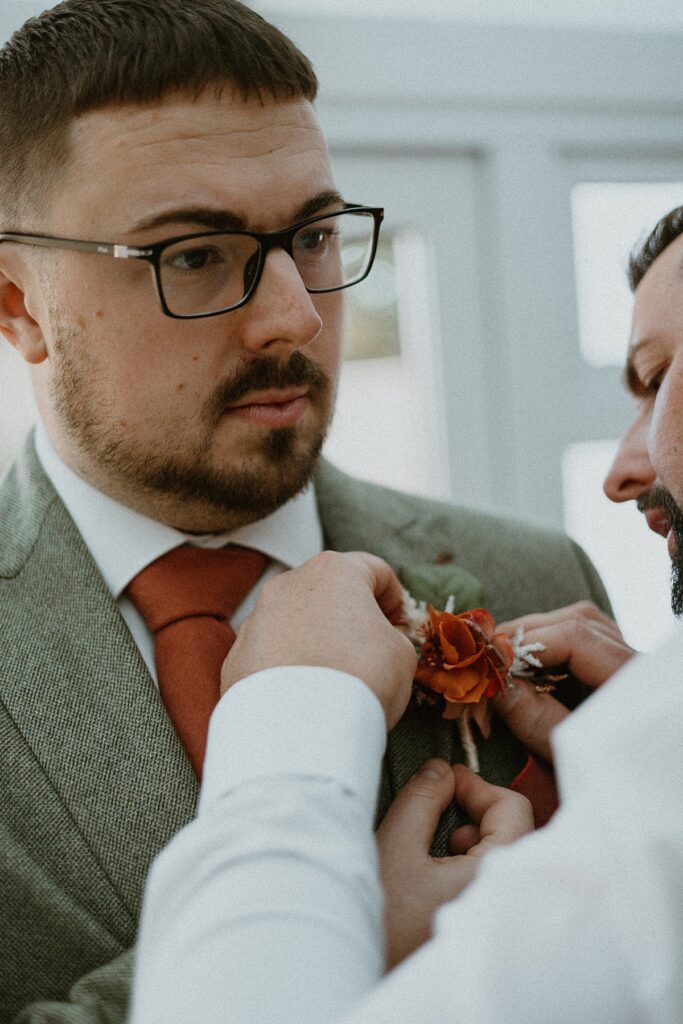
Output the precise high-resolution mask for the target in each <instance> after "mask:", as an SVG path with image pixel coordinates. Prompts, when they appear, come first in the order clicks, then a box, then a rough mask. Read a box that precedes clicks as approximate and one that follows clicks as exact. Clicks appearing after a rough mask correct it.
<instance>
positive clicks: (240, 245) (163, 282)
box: [0, 206, 384, 320]
mask: <svg viewBox="0 0 683 1024" xmlns="http://www.w3.org/2000/svg"><path fill="white" fill-rule="evenodd" d="M383 217H384V210H383V209H381V208H380V207H374V206H348V207H347V208H345V209H343V210H336V211H334V212H333V213H323V214H319V215H318V216H316V217H309V218H308V219H307V220H302V221H300V222H299V223H298V224H293V225H292V226H291V227H289V228H286V229H285V230H284V231H267V232H258V231H203V232H201V233H194V234H188V235H178V236H176V237H175V238H167V239H164V241H162V242H155V243H154V244H152V245H147V246H144V247H143V246H131V245H116V244H114V243H111V242H85V241H79V240H77V239H73V238H52V237H50V236H49V235H27V234H18V233H13V232H0V242H20V243H23V244H25V245H39V246H44V247H46V248H52V247H54V248H57V249H72V250H74V251H77V252H91V253H97V254H99V255H101V256H113V257H114V258H115V259H124V260H146V261H147V262H148V263H150V264H151V266H152V268H153V271H154V279H155V281H156V287H157V292H158V295H159V301H160V303H161V308H162V310H163V312H164V313H165V314H166V316H171V317H174V318H176V319H179V320H194V319H199V318H200V317H207V316H218V315H219V314H220V313H228V312H230V311H231V310H233V309H239V307H240V306H243V305H244V304H245V302H248V301H249V299H250V298H251V296H252V295H253V294H254V292H255V291H256V288H257V286H258V283H259V281H260V280H261V274H262V273H263V268H264V266H265V262H266V256H267V255H268V253H269V252H270V250H271V249H284V250H285V252H286V253H288V254H289V256H291V258H292V259H293V260H294V263H295V264H296V268H297V270H298V271H299V274H300V276H301V279H302V281H303V283H304V286H305V288H306V290H307V291H309V292H311V293H314V294H318V293H323V292H337V291H341V290H342V289H343V288H350V287H351V285H354V284H358V282H359V281H362V280H363V278H365V277H367V275H368V274H369V273H370V268H371V267H372V263H373V260H374V258H375V253H376V251H377V241H378V238H379V228H380V224H381V223H382V218H383Z"/></svg>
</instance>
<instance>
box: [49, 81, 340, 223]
mask: <svg viewBox="0 0 683 1024" xmlns="http://www.w3.org/2000/svg"><path fill="white" fill-rule="evenodd" d="M332 184H333V183H332V174H331V170H330V164H329V156H328V152H327V147H326V145H325V141H324V138H323V135H322V132H321V130H320V127H319V125H318V122H317V119H316V117H315V114H314V111H313V108H312V106H311V105H310V103H308V102H307V101H306V100H293V101H287V102H281V101H279V102H276V101H271V102H265V103H264V104H261V103H260V102H259V101H258V100H248V101H244V100H242V99H241V98H240V97H239V96H237V95H235V94H234V93H233V92H232V90H230V89H227V88H226V89H225V90H224V91H223V93H222V94H221V95H220V96H217V95H216V94H215V93H214V92H213V91H211V92H208V91H207V92H205V93H203V94H202V95H201V96H200V97H198V98H197V99H192V98H189V97H177V98H176V97H174V98H172V99H169V100H166V101H164V102H162V103H159V104H156V105H154V106H127V107H118V108H105V109H102V110H97V111H92V112H89V113H87V114H85V115H83V116H82V117H80V118H78V119H77V120H76V121H75V122H74V123H73V125H72V126H71V129H70V158H69V162H68V166H67V168H66V173H65V175H64V178H63V183H62V185H61V187H60V189H59V191H58V192H57V194H56V195H55V201H54V204H53V207H52V211H51V212H52V220H53V225H52V230H54V231H55V232H56V231H57V230H59V231H60V232H66V233H67V234H72V235H73V234H75V233H76V232H79V233H81V235H82V233H83V232H84V231H87V232H90V233H91V234H93V233H94V232H97V231H99V232H100V237H102V235H101V232H102V231H105V232H110V233H111V232H112V231H114V232H116V231H118V232H119V234H120V233H121V232H124V233H125V232H126V231H128V230H129V229H130V227H131V225H133V224H135V223H136V222H137V221H140V220H143V219H148V218H149V217H150V216H153V215H154V214H156V213H164V212H165V211H166V210H169V209H174V208H182V207H193V208H197V207H207V208H211V209H228V210H231V211H232V212H235V213H237V214H238V215H240V216H241V217H242V219H244V220H245V222H247V223H248V224H249V225H250V226H251V227H252V228H253V229H254V230H258V229H266V230H267V229H275V228H277V227H279V226H284V225H285V224H287V223H288V217H289V212H290V210H291V208H292V207H297V206H300V205H301V203H302V201H305V200H306V199H307V198H308V197H309V195H314V194H316V193H317V192H319V191H320V190H321V189H324V188H331V187H332ZM93 237H97V234H93Z"/></svg>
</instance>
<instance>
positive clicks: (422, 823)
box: [377, 760, 534, 968]
mask: <svg viewBox="0 0 683 1024" xmlns="http://www.w3.org/2000/svg"><path fill="white" fill-rule="evenodd" d="M453 800H455V801H456V803H458V804H459V805H460V806H462V807H464V809H465V810H466V811H467V813H468V814H469V816H470V817H471V818H472V819H473V821H474V822H476V824H474V825H463V826H461V827H460V828H457V829H456V830H455V831H454V832H453V834H452V835H451V839H450V845H451V849H452V851H453V853H454V855H455V856H452V857H430V855H429V848H430V846H431V844H432V839H433V837H434V832H435V831H436V826H437V824H438V822H439V818H440V817H441V815H442V814H443V812H444V811H445V810H446V808H447V807H448V805H449V804H450V803H451V801H453ZM533 827H534V821H533V814H532V810H531V804H530V803H529V801H528V800H527V799H526V797H524V796H521V794H519V793H513V792H512V791H511V790H509V789H503V788H501V787H500V786H492V785H491V784H490V783H488V782H484V780H483V779H482V778H480V777H479V776H478V775H475V774H474V772H471V771H470V770H469V768H466V767H465V766H464V765H462V764H456V765H453V766H452V767H451V765H449V764H448V763H447V762H446V761H441V760H434V761H427V763H426V764H425V765H424V766H423V767H422V769H421V770H420V771H419V772H418V773H417V775H415V776H413V778H412V779H411V780H410V781H409V782H408V783H407V784H406V785H405V786H404V787H403V789H402V790H401V791H400V793H399V794H398V796H397V797H396V799H395V800H394V802H393V804H392V805H391V807H390V808H389V810H388V811H387V814H386V817H385V818H384V821H383V822H382V824H381V825H380V827H379V829H378V830H377V845H378V847H379V858H380V870H381V874H382V883H383V885H384V890H385V894H386V910H385V929H386V941H387V966H388V967H389V968H391V967H395V966H396V965H397V964H398V963H400V962H401V960H403V959H404V958H405V957H406V956H408V955H409V954H410V953H412V952H413V951H414V950H415V949H417V947H418V946H420V945H421V944H422V943H423V942H425V941H426V940H427V939H428V938H429V937H430V935H431V928H432V917H433V916H434V912H435V911H436V910H437V909H438V907H440V906H441V904H442V903H446V902H448V901H449V900H452V899H454V898H455V897H456V896H457V895H458V893H460V892H461V891H462V890H463V889H464V888H465V886H466V885H468V884H469V882H471V881H472V879H473V878H474V875H475V873H476V870H477V866H478V863H479V861H480V860H481V858H482V857H483V856H484V854H486V853H487V852H488V851H489V850H491V849H493V848H495V847H496V846H503V845H505V844H506V843H511V842H513V840H515V839H518V838H519V837H520V836H522V835H525V833H527V832H531V831H532V830H533Z"/></svg>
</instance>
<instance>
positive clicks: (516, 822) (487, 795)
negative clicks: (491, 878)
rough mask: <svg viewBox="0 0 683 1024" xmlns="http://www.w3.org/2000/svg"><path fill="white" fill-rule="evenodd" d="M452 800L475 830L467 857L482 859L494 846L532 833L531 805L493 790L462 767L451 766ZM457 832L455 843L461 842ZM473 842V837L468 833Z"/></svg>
mask: <svg viewBox="0 0 683 1024" xmlns="http://www.w3.org/2000/svg"><path fill="white" fill-rule="evenodd" d="M452 771H453V779H454V784H455V792H454V799H455V801H456V803H458V804H460V806H461V807H463V808H464V809H465V810H466V811H467V813H468V814H469V815H470V817H471V818H473V819H474V821H475V822H476V823H477V824H478V826H479V837H478V839H477V841H476V842H475V843H474V845H472V846H470V847H469V848H468V849H467V854H468V856H470V857H482V856H483V855H484V854H485V853H487V852H488V851H489V850H491V849H492V848H494V847H496V846H504V845H506V844H507V843H512V842H514V841H515V839H519V838H520V837H521V836H523V835H526V834H527V832H531V831H533V827H534V818H533V812H532V809H531V804H530V803H529V801H528V800H527V798H526V797H524V796H522V795H521V794H520V793H513V792H512V790H510V789H505V788H504V787H502V786H493V785H492V784H491V783H490V782H485V781H484V780H483V779H482V778H480V777H479V776H478V775H476V774H475V773H474V772H472V771H470V769H469V768H466V767H465V766H464V765H461V764H458V765H454V766H453V769H452ZM462 831H463V830H461V829H459V830H456V833H454V837H455V836H457V833H458V832H460V833H461V835H460V837H459V838H455V842H456V843H457V842H458V841H461V840H462V838H463V836H462ZM470 835H471V837H472V838H475V839H476V836H475V835H474V833H470Z"/></svg>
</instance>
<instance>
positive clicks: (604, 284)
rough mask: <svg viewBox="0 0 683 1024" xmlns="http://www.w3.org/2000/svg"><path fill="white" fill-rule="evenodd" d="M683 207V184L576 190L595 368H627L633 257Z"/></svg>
mask: <svg viewBox="0 0 683 1024" xmlns="http://www.w3.org/2000/svg"><path fill="white" fill-rule="evenodd" d="M680 205H683V183H682V182H678V183H670V182H656V183H651V182H650V183H631V182H628V183H625V182H586V183H584V184H581V185H577V186H576V187H575V188H574V189H573V190H572V220H573V226H574V262H575V272H576V292H577V301H578V313H579V342H580V345H581V354H582V355H583V357H584V359H585V360H586V361H587V362H588V363H590V364H591V365H592V366H621V365H622V364H623V361H624V356H625V353H626V345H627V342H628V336H629V331H630V318H631V307H632V297H631V294H630V291H629V287H628V284H627V280H626V267H627V265H628V254H629V253H630V251H631V249H632V248H633V247H634V245H635V244H636V242H638V241H639V240H640V239H642V238H643V237H645V236H647V235H648V234H649V233H650V231H651V230H652V228H653V227H654V226H655V224H656V223H657V221H658V220H659V218H660V217H662V216H663V215H664V214H665V213H668V212H669V210H671V209H673V207H675V206H680Z"/></svg>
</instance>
